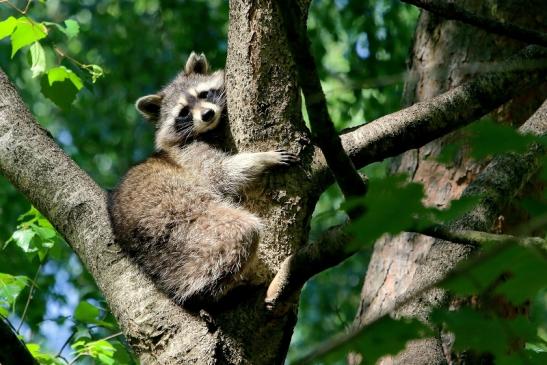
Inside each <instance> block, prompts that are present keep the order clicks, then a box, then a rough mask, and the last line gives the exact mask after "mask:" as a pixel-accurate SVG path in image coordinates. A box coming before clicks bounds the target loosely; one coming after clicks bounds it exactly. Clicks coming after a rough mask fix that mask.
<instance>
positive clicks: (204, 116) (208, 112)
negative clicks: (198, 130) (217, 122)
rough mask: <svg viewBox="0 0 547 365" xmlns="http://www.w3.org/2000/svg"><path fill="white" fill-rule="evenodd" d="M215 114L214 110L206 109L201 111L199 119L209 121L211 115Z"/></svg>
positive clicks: (211, 117)
mask: <svg viewBox="0 0 547 365" xmlns="http://www.w3.org/2000/svg"><path fill="white" fill-rule="evenodd" d="M214 116H215V111H214V110H212V109H207V110H206V111H204V112H203V113H201V120H203V121H204V122H210V121H211V120H212V119H213V117H214Z"/></svg>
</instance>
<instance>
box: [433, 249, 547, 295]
mask: <svg viewBox="0 0 547 365" xmlns="http://www.w3.org/2000/svg"><path fill="white" fill-rule="evenodd" d="M458 267H459V269H458V270H457V271H455V274H453V275H451V276H449V277H447V278H446V279H445V280H443V282H442V287H444V288H445V289H447V290H450V291H451V292H453V293H456V294H460V295H471V294H478V293H482V292H483V291H484V290H486V289H488V290H493V291H494V292H495V293H497V294H501V295H504V296H505V297H506V298H507V299H508V300H509V301H510V302H511V303H513V304H517V305H518V304H521V303H523V302H524V301H526V300H527V299H529V298H531V297H533V296H535V294H536V293H537V292H538V291H539V290H540V289H541V288H544V287H545V278H546V277H547V261H546V260H545V258H544V257H543V256H542V255H541V254H540V253H539V252H538V251H536V250H535V249H534V248H529V247H522V246H518V245H516V244H515V245H514V246H506V247H503V248H502V249H500V247H498V246H496V245H493V246H491V247H488V248H487V249H485V250H484V252H483V253H481V255H480V256H478V257H476V258H475V259H474V260H471V261H467V262H463V263H461V264H460V265H459V266H458ZM502 275H503V276H504V280H503V281H500V280H499V279H500V277H501V276H502Z"/></svg>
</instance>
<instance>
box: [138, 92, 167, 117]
mask: <svg viewBox="0 0 547 365" xmlns="http://www.w3.org/2000/svg"><path fill="white" fill-rule="evenodd" d="M162 99H163V96H162V95H158V94H153V95H146V96H143V97H142V98H139V99H138V100H137V102H136V103H135V107H136V108H137V110H138V111H139V113H141V114H142V115H143V116H144V117H145V118H146V119H148V120H149V121H151V122H152V123H155V122H157V121H158V119H160V106H161V100H162Z"/></svg>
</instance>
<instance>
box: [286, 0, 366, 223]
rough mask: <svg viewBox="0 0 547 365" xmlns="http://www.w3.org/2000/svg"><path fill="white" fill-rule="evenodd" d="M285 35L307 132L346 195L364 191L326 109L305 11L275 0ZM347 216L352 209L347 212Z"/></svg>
mask: <svg viewBox="0 0 547 365" xmlns="http://www.w3.org/2000/svg"><path fill="white" fill-rule="evenodd" d="M278 4H279V8H280V10H281V14H282V18H283V21H284V26H285V30H286V35H287V41H288V43H289V46H290V48H291V51H292V55H293V58H294V61H295V67H296V69H297V75H298V82H299V84H300V87H301V88H302V93H303V94H304V99H305V102H306V110H307V112H308V115H309V118H310V126H311V132H312V135H313V137H314V141H315V142H316V143H317V145H318V146H319V148H320V149H321V151H322V152H323V155H324V156H325V159H326V161H327V165H328V167H329V168H330V170H331V171H332V173H333V175H334V177H335V179H336V181H337V182H338V185H339V186H340V189H341V190H342V193H343V194H344V196H345V197H346V198H350V197H356V196H363V195H365V194H366V190H367V187H366V183H365V180H364V179H362V177H361V176H360V175H359V173H358V172H357V170H356V169H355V166H354V165H353V163H352V161H351V159H350V158H349V157H348V155H347V154H346V152H345V151H344V148H343V147H342V142H341V140H340V137H339V136H338V133H337V132H336V129H335V128H334V124H333V123H332V120H331V118H330V115H329V111H328V109H327V101H326V99H325V94H324V93H323V89H322V88H321V81H320V79H319V74H318V72H317V66H316V64H315V61H314V59H313V56H312V54H311V51H310V42H309V39H308V36H307V29H306V14H304V13H303V12H302V11H301V8H300V6H299V5H298V4H297V3H295V2H294V1H292V0H278ZM349 213H350V217H351V216H352V215H354V214H356V212H349Z"/></svg>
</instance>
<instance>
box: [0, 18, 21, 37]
mask: <svg viewBox="0 0 547 365" xmlns="http://www.w3.org/2000/svg"><path fill="white" fill-rule="evenodd" d="M16 25H17V19H15V18H14V17H12V16H10V17H9V18H7V19H6V20H4V21H1V22H0V39H3V38H5V37H7V36H9V35H11V34H12V33H13V30H14V29H15V26H16Z"/></svg>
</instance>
